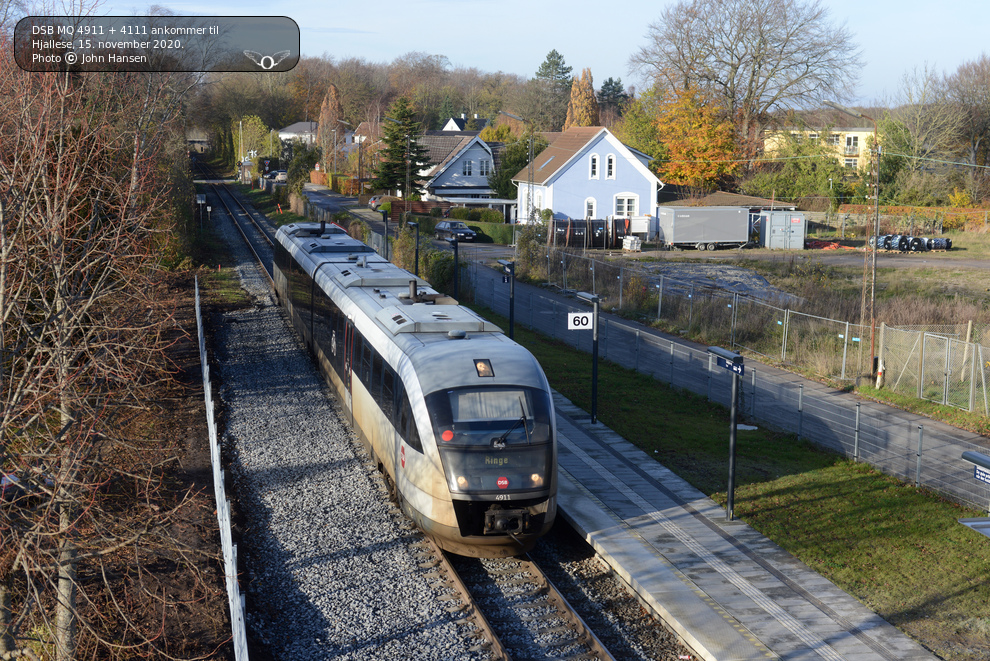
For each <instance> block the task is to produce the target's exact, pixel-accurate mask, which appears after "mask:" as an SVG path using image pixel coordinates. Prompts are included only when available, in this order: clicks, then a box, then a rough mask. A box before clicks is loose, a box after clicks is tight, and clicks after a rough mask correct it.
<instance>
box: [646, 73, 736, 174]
mask: <svg viewBox="0 0 990 661" xmlns="http://www.w3.org/2000/svg"><path fill="white" fill-rule="evenodd" d="M655 108H656V109H657V111H658V112H657V115H656V117H655V118H654V126H655V127H656V132H657V140H658V141H659V142H660V143H661V144H662V145H663V147H664V155H663V157H662V158H661V159H658V160H657V161H655V162H654V164H655V171H656V173H657V176H659V177H660V179H661V180H662V181H664V182H665V183H671V184H678V185H681V186H687V187H689V188H692V189H695V190H697V191H699V192H700V191H705V190H710V189H712V188H715V187H717V186H718V184H719V183H720V182H722V181H724V180H725V179H726V178H727V177H729V176H731V175H732V174H733V173H734V172H735V171H736V169H737V166H738V162H737V161H736V160H735V159H736V157H735V146H736V145H735V127H734V126H733V123H732V122H731V121H730V120H729V119H728V118H726V116H725V113H724V112H723V110H722V108H720V107H719V106H718V105H717V104H715V103H712V102H709V101H706V100H705V99H704V97H703V95H702V94H701V93H700V92H698V90H696V89H693V88H688V89H684V90H672V91H667V92H665V93H664V94H663V95H662V97H661V99H659V103H658V104H657V105H656V106H655Z"/></svg>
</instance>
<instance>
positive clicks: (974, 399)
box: [879, 324, 990, 415]
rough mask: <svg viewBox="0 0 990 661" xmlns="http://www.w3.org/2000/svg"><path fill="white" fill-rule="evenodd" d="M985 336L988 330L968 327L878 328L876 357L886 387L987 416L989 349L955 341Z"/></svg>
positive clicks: (969, 342)
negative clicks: (878, 336)
mask: <svg viewBox="0 0 990 661" xmlns="http://www.w3.org/2000/svg"><path fill="white" fill-rule="evenodd" d="M988 335H990V332H988V331H987V329H985V328H980V327H976V328H974V326H973V324H967V325H964V326H958V327H957V326H948V327H931V328H920V329H905V328H891V327H888V326H882V327H881V329H880V347H881V349H880V352H879V355H880V356H881V360H882V361H883V369H884V381H885V387H887V388H890V389H891V390H893V391H895V392H899V393H904V394H909V395H912V396H914V397H917V398H919V399H927V400H929V401H932V402H936V403H938V404H944V405H947V406H954V407H956V408H959V409H964V410H966V411H974V412H979V413H982V414H983V415H990V397H988V392H990V390H988V381H990V348H988V347H986V346H984V345H982V344H979V343H977V342H972V341H968V340H967V339H960V338H971V337H974V336H978V337H983V338H986V337H987V336H988ZM983 341H986V339H984V340H983Z"/></svg>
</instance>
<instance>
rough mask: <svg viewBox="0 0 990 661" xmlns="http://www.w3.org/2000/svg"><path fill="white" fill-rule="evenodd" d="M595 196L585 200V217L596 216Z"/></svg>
mask: <svg viewBox="0 0 990 661" xmlns="http://www.w3.org/2000/svg"><path fill="white" fill-rule="evenodd" d="M595 206H596V204H595V198H593V197H589V198H588V199H587V200H585V201H584V217H585V218H594V217H595Z"/></svg>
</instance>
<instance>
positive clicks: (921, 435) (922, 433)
mask: <svg viewBox="0 0 990 661" xmlns="http://www.w3.org/2000/svg"><path fill="white" fill-rule="evenodd" d="M924 437H925V428H924V427H923V426H921V425H918V468H917V470H916V471H915V474H914V488H915V489H917V488H919V487H921V443H922V441H923V440H924Z"/></svg>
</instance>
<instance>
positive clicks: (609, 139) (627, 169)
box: [512, 126, 663, 219]
mask: <svg viewBox="0 0 990 661" xmlns="http://www.w3.org/2000/svg"><path fill="white" fill-rule="evenodd" d="M649 161H650V157H649V156H647V155H646V154H644V153H643V152H641V151H637V150H635V149H632V148H630V147H627V146H626V145H624V144H622V143H621V142H619V140H618V138H616V137H615V136H614V135H612V133H611V131H609V130H608V129H607V128H604V127H602V126H584V127H578V128H571V129H568V130H567V131H564V132H563V133H562V134H561V135H560V137H558V138H557V139H556V140H554V142H553V143H552V144H551V145H550V146H549V147H547V148H546V149H544V150H543V152H542V153H540V155H539V156H537V157H536V158H535V159H534V160H533V163H532V170H530V167H529V166H528V165H527V167H525V168H523V169H522V170H520V171H519V173H518V174H516V175H515V176H514V177H513V178H512V181H513V183H515V184H516V185H517V186H518V195H517V203H518V209H519V213H518V216H519V218H520V219H525V218H526V217H527V216H528V209H529V202H530V198H529V194H530V189H532V196H533V197H532V202H533V208H534V209H536V210H541V209H552V210H553V215H554V218H558V219H568V218H571V219H577V218H595V219H602V218H609V217H611V218H625V219H634V218H638V219H643V218H654V217H656V201H657V193H658V192H659V191H660V190H661V189H662V188H663V182H661V181H660V180H659V179H658V178H657V176H656V175H655V174H653V173H652V172H651V171H650V169H649V168H648V167H647V164H648V163H649ZM531 171H532V175H531V174H530V172H531ZM530 177H532V180H530Z"/></svg>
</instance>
